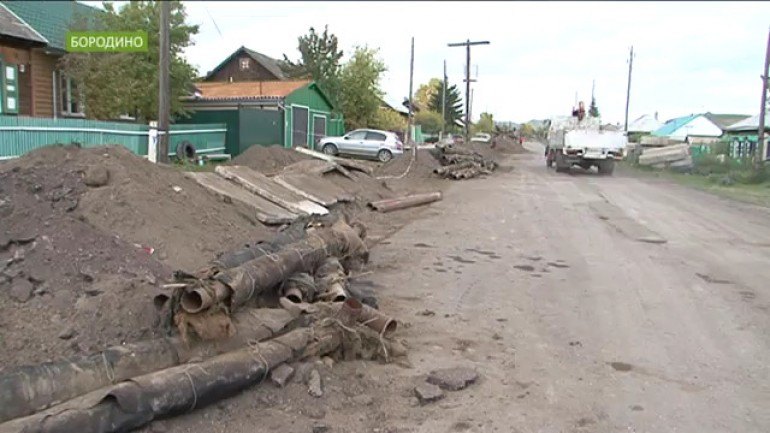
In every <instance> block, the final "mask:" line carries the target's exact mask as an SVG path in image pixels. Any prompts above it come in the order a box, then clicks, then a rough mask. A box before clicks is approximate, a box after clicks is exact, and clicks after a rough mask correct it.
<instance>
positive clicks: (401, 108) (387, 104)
mask: <svg viewBox="0 0 770 433" xmlns="http://www.w3.org/2000/svg"><path fill="white" fill-rule="evenodd" d="M380 108H382V109H386V110H393V111H395V112H396V113H398V114H400V115H401V116H402V117H403V118H405V119H408V118H409V101H408V100H405V101H404V102H403V103H401V104H397V103H395V102H394V100H393V99H390V98H387V97H386V98H382V99H380ZM415 108H417V107H415Z"/></svg>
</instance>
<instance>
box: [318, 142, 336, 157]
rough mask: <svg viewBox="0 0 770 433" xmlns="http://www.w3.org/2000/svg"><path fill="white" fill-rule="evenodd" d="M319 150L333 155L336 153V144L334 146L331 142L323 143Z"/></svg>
mask: <svg viewBox="0 0 770 433" xmlns="http://www.w3.org/2000/svg"><path fill="white" fill-rule="evenodd" d="M321 150H322V151H323V153H325V154H327V155H332V156H334V155H336V154H337V146H335V145H333V144H331V143H328V144H324V147H322V148H321Z"/></svg>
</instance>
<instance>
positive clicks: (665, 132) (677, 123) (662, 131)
mask: <svg viewBox="0 0 770 433" xmlns="http://www.w3.org/2000/svg"><path fill="white" fill-rule="evenodd" d="M700 116H702V114H691V115H689V116H684V117H677V118H676V119H671V120H669V121H667V122H666V123H665V124H663V126H661V127H660V128H658V129H656V130H655V131H653V132H652V135H654V136H656V137H667V136H669V135H671V134H673V133H674V131H676V130H677V129H679V128H681V127H683V126H684V125H687V124H688V123H690V122H692V121H693V120H695V119H697V118H698V117H700Z"/></svg>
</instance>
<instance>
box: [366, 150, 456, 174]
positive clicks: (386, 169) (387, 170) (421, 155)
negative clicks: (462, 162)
mask: <svg viewBox="0 0 770 433" xmlns="http://www.w3.org/2000/svg"><path fill="white" fill-rule="evenodd" d="M411 161H412V153H411V151H407V152H406V153H404V154H403V155H401V156H400V157H398V158H394V159H392V160H391V161H389V162H387V163H385V164H383V165H381V166H380V167H379V168H378V169H377V170H376V171H375V176H376V177H383V176H401V175H402V174H403V173H404V172H405V171H406V169H407V167H409V163H410V162H411ZM440 166H441V164H439V162H438V160H437V159H436V158H435V157H434V156H433V155H432V154H431V152H430V151H429V150H427V149H418V150H417V158H416V159H415V161H414V163H412V166H411V168H409V173H407V175H406V176H405V177H407V178H412V179H424V178H429V177H432V176H431V175H432V174H433V169H435V168H437V167H440Z"/></svg>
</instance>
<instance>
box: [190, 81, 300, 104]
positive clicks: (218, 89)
mask: <svg viewBox="0 0 770 433" xmlns="http://www.w3.org/2000/svg"><path fill="white" fill-rule="evenodd" d="M308 84H310V81H308V80H299V81H236V82H233V83H229V82H219V81H214V82H201V83H195V87H196V89H197V92H196V96H195V97H192V98H187V99H188V100H199V101H200V100H211V101H238V100H243V101H254V100H269V99H283V98H285V97H286V96H288V95H289V94H291V93H292V92H294V91H295V90H297V89H299V88H301V87H304V86H306V85H308Z"/></svg>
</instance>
